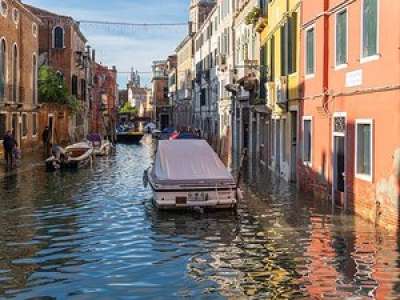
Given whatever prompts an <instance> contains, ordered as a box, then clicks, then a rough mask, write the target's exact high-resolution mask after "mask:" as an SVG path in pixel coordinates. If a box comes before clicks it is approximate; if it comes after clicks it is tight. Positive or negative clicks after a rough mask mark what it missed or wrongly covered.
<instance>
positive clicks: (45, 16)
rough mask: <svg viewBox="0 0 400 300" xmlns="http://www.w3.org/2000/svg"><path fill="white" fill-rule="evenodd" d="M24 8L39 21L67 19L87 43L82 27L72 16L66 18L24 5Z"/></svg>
mask: <svg viewBox="0 0 400 300" xmlns="http://www.w3.org/2000/svg"><path fill="white" fill-rule="evenodd" d="M24 6H25V7H26V8H27V9H28V10H29V11H30V12H31V13H32V14H34V15H36V16H37V17H38V18H39V19H41V20H42V23H43V20H49V19H53V20H57V19H66V20H68V21H69V23H70V25H72V26H73V27H74V29H75V31H76V32H77V33H78V34H79V36H80V37H81V39H82V40H83V41H84V42H87V41H88V40H87V38H86V37H85V36H84V35H83V33H82V31H81V29H80V27H79V22H78V21H75V20H74V18H72V17H70V16H65V15H59V14H56V13H53V12H50V11H48V10H45V9H42V8H38V7H35V6H32V5H29V4H24Z"/></svg>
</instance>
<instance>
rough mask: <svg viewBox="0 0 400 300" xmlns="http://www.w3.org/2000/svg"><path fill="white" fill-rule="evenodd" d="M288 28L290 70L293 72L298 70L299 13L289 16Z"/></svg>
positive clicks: (290, 72)
mask: <svg viewBox="0 0 400 300" xmlns="http://www.w3.org/2000/svg"><path fill="white" fill-rule="evenodd" d="M288 30H289V33H288V42H289V45H288V72H289V74H292V73H295V72H296V70H297V68H296V67H297V60H296V58H297V13H293V14H292V16H291V17H290V18H289V28H288Z"/></svg>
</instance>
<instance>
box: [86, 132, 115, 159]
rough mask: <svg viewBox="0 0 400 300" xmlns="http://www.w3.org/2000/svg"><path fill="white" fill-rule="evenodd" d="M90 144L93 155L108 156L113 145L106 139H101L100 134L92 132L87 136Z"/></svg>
mask: <svg viewBox="0 0 400 300" xmlns="http://www.w3.org/2000/svg"><path fill="white" fill-rule="evenodd" d="M87 139H88V141H89V142H90V145H91V146H92V147H93V154H94V155H95V156H108V155H110V154H111V153H112V151H113V149H114V146H113V144H112V143H110V142H109V141H108V140H103V139H102V138H101V136H100V134H97V133H92V134H90V135H88V137H87Z"/></svg>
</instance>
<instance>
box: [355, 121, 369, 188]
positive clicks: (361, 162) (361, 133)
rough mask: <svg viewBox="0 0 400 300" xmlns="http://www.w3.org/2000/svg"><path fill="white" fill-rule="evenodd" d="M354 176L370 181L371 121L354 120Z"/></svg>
mask: <svg viewBox="0 0 400 300" xmlns="http://www.w3.org/2000/svg"><path fill="white" fill-rule="evenodd" d="M356 176H357V177H358V178H361V179H365V180H370V181H371V180H372V120H356Z"/></svg>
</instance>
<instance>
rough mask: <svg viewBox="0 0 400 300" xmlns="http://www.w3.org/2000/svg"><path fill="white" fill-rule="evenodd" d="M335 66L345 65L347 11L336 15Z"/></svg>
mask: <svg viewBox="0 0 400 300" xmlns="http://www.w3.org/2000/svg"><path fill="white" fill-rule="evenodd" d="M335 39H336V62H335V63H336V66H341V65H345V64H347V9H344V10H342V11H340V12H338V13H337V14H336V38H335Z"/></svg>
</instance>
